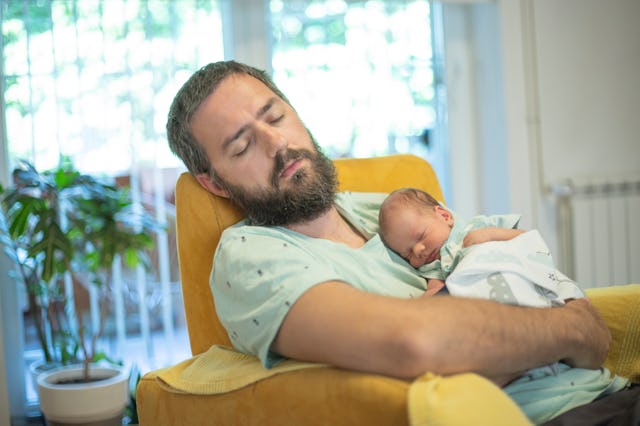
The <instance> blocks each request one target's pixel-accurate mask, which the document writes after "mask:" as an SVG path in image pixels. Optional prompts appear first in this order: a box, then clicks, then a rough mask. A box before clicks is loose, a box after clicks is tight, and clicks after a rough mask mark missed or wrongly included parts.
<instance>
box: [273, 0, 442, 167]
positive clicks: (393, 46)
mask: <svg viewBox="0 0 640 426" xmlns="http://www.w3.org/2000/svg"><path fill="white" fill-rule="evenodd" d="M271 19H272V25H273V40H274V41H273V62H272V64H273V70H274V79H275V80H276V82H277V83H278V85H279V86H280V87H281V88H282V89H283V91H284V93H285V94H287V96H288V97H289V98H290V100H291V102H292V104H293V105H294V106H295V107H296V109H297V110H298V112H299V113H300V116H301V117H302V119H303V120H304V121H305V123H306V124H307V126H308V127H309V128H310V130H311V131H312V132H313V133H314V136H315V137H316V139H317V140H318V143H319V144H320V145H321V146H322V147H323V148H324V150H325V152H326V153H327V154H329V155H330V156H332V157H341V156H355V157H368V156H376V155H384V154H392V153H398V152H411V153H415V154H417V155H421V156H423V157H425V158H427V159H432V158H431V157H432V156H431V152H430V149H429V145H428V135H429V134H430V132H431V130H432V129H433V128H434V127H435V126H436V116H435V111H436V109H435V98H434V93H435V89H434V81H435V79H434V72H433V53H432V42H431V22H430V19H431V17H430V4H429V2H428V1H425V0H423V1H400V0H397V1H373V0H371V1H338V0H326V1H311V2H309V1H280V0H272V1H271Z"/></svg>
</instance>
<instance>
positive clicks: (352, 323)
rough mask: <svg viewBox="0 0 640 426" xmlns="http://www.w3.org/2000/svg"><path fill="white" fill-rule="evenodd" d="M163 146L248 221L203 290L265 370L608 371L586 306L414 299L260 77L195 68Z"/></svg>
mask: <svg viewBox="0 0 640 426" xmlns="http://www.w3.org/2000/svg"><path fill="white" fill-rule="evenodd" d="M167 132H168V138H169V143H170V146H171V148H172V150H173V151H174V152H175V153H176V154H177V155H178V156H179V157H180V158H181V159H182V160H183V161H184V163H185V165H186V166H187V168H188V169H189V171H190V172H191V173H192V174H193V175H194V176H195V177H196V179H197V180H198V182H199V183H200V184H201V185H202V186H203V187H204V188H205V189H207V190H208V191H210V192H212V193H213V194H216V195H219V196H221V197H226V198H230V199H231V200H232V201H234V202H235V203H236V204H237V205H238V206H239V207H241V208H242V209H243V211H244V212H245V214H246V216H247V218H248V222H246V223H241V224H240V225H238V226H234V227H232V228H230V229H228V230H227V231H225V233H224V235H223V237H222V239H221V242H220V245H219V247H218V250H217V251H216V256H215V259H214V273H213V275H212V283H211V285H212V291H213V292H214V295H215V300H216V307H217V309H218V313H219V315H220V319H221V321H222V322H223V324H224V325H225V327H226V328H227V331H228V332H229V335H230V337H231V339H232V341H233V343H234V346H235V347H236V348H238V349H240V350H242V351H245V352H249V353H253V354H255V355H258V356H259V357H260V359H261V360H262V362H263V364H264V365H265V366H267V367H269V366H271V365H273V364H274V363H276V362H277V361H278V360H279V359H281V358H282V357H288V358H295V359H299V360H304V361H314V362H321V363H327V364H332V365H336V366H339V367H343V368H347V369H354V370H362V371H366V372H372V373H378V374H384V375H388V376H392V377H397V378H403V379H413V378H416V377H417V376H419V375H421V374H423V373H424V372H426V371H431V372H435V373H438V374H443V375H448V374H455V373H460V372H470V371H471V372H475V373H478V374H481V375H483V376H485V377H487V378H489V379H491V380H494V381H495V382H496V383H498V384H501V385H503V384H506V383H508V382H509V381H511V380H512V379H513V378H514V377H517V376H519V375H520V374H521V372H523V371H525V370H528V369H530V368H532V367H537V366H541V365H545V364H549V363H552V362H554V361H557V360H564V361H565V362H567V363H568V364H570V365H572V366H574V367H581V368H587V369H595V368H598V367H599V366H600V365H601V363H602V362H603V361H604V359H605V357H606V354H607V350H608V347H609V344H610V339H611V337H610V334H609V331H608V329H607V327H606V324H605V323H604V322H603V320H602V319H601V318H600V316H599V315H598V313H597V312H596V311H595V309H594V308H593V307H592V306H591V305H590V304H589V302H588V300H586V299H580V300H575V301H572V302H569V303H567V304H566V306H564V307H561V308H553V309H540V308H525V307H515V306H509V305H503V304H498V303H494V302H491V301H486V300H475V299H464V298H453V297H438V298H434V297H420V295H421V294H422V292H423V289H424V282H421V280H422V278H420V277H418V276H416V275H415V273H413V272H411V271H412V268H410V266H408V265H406V264H404V263H403V262H402V260H401V259H400V258H399V257H397V256H395V255H394V254H393V253H392V252H391V251H389V250H387V249H386V248H385V247H384V246H383V245H382V244H381V242H380V241H379V238H378V237H377V236H376V232H377V228H376V227H377V223H375V221H374V220H370V219H368V218H370V217H373V216H374V215H375V217H376V218H377V206H379V204H380V202H381V201H382V198H381V197H378V198H376V197H375V196H373V195H371V196H369V198H367V196H364V195H362V196H361V195H357V194H339V195H336V194H335V191H336V186H337V184H336V175H335V170H334V169H333V165H332V163H331V161H330V160H328V159H327V158H326V157H325V156H324V155H323V154H322V153H321V152H320V151H319V150H318V147H317V144H316V143H315V141H314V139H313V137H312V136H311V134H310V132H309V131H308V130H307V129H306V128H305V126H304V125H303V123H302V121H301V120H300V118H299V117H298V115H297V113H296V111H295V110H294V108H293V107H292V106H291V105H290V104H289V102H288V100H287V98H286V97H285V96H284V94H282V93H281V92H280V90H279V89H278V88H277V87H276V86H275V85H274V84H273V82H272V81H271V80H270V79H269V77H268V76H266V74H264V73H263V72H261V71H259V70H256V69H254V68H252V67H248V66H246V65H243V64H239V63H236V62H233V61H229V62H219V63H215V64H209V65H207V66H206V67H204V68H202V69H201V70H199V71H198V72H196V73H195V74H194V75H193V76H192V78H191V79H190V80H189V81H188V82H187V83H186V84H185V85H184V86H183V88H182V89H181V90H180V91H179V92H178V94H177V95H176V98H175V100H174V102H173V105H172V107H171V111H170V113H169V121H168V123H167ZM274 265H275V267H274ZM504 342H509V344H508V345H507V344H504ZM497 360H499V361H497Z"/></svg>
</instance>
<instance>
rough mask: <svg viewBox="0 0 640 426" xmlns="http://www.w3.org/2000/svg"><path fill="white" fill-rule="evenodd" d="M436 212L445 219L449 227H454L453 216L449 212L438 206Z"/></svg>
mask: <svg viewBox="0 0 640 426" xmlns="http://www.w3.org/2000/svg"><path fill="white" fill-rule="evenodd" d="M435 210H436V214H438V215H440V217H442V218H443V219H444V221H445V222H446V223H447V225H449V226H453V215H452V214H451V212H450V211H449V210H447V209H445V208H444V207H442V206H436V207H435Z"/></svg>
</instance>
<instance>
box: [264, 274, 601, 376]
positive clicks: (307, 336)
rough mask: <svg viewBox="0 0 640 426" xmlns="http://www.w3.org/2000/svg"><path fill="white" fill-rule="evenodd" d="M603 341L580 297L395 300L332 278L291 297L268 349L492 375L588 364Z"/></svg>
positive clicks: (346, 363)
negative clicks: (527, 302)
mask: <svg viewBox="0 0 640 426" xmlns="http://www.w3.org/2000/svg"><path fill="white" fill-rule="evenodd" d="M609 342H610V336H609V334H608V329H607V328H606V325H605V324H604V323H603V322H602V320H601V318H600V317H599V315H597V313H596V312H595V310H594V309H593V308H592V307H591V306H590V305H589V304H588V302H586V301H584V300H577V301H575V302H570V303H568V304H567V305H566V306H565V307H561V308H525V307H515V306H510V305H503V304H498V303H495V302H491V301H486V300H479V299H464V298H458V297H455V298H454V297H436V298H431V297H422V298H418V299H397V298H390V297H384V296H377V295H372V294H369V293H365V292H362V291H359V290H356V289H354V288H352V287H350V286H348V285H346V284H343V283H337V282H334V283H326V284H320V285H317V286H316V287H314V288H312V289H311V290H309V291H308V292H307V293H305V294H304V295H303V296H302V297H301V298H300V299H299V300H298V301H297V302H296V303H295V304H294V306H293V307H292V308H291V310H290V311H289V314H288V315H287V317H286V318H285V321H284V323H283V324H282V326H281V328H280V332H279V334H278V336H277V337H276V340H275V342H274V345H273V350H275V351H276V352H279V353H281V354H282V355H284V356H287V357H291V358H297V359H301V360H307V361H315V362H323V363H329V364H332V365H336V366H339V367H343V368H350V369H357V370H362V371H367V372H373V373H378V374H385V375H389V376H393V377H398V378H405V379H413V378H415V377H417V376H419V375H421V374H423V373H425V372H427V371H431V372H434V373H437V374H455V373H461V372H470V371H472V372H476V373H479V374H482V375H484V376H486V377H488V378H492V379H496V380H498V379H503V378H505V377H509V376H510V375H515V374H518V373H519V372H521V371H524V370H527V369H529V368H532V367H536V366H540V365H544V364H547V363H550V362H553V361H557V360H559V359H565V360H566V361H567V362H569V363H571V364H572V365H576V366H579V367H586V368H596V367H598V366H599V365H600V364H601V363H602V362H603V361H604V358H605V356H606V351H607V349H608V344H609Z"/></svg>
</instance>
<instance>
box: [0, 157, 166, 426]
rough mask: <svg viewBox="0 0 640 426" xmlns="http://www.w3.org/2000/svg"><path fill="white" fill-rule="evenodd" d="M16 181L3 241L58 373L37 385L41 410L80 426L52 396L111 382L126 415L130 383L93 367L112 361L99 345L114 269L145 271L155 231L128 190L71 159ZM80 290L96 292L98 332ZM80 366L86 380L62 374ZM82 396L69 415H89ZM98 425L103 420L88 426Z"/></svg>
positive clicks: (25, 172) (3, 197)
mask: <svg viewBox="0 0 640 426" xmlns="http://www.w3.org/2000/svg"><path fill="white" fill-rule="evenodd" d="M12 177H13V187H12V188H10V189H8V190H3V189H2V188H0V201H1V203H0V204H1V208H0V237H1V238H2V240H1V241H2V243H4V245H5V251H6V252H7V254H8V256H9V258H10V259H12V260H13V261H14V263H15V264H16V265H17V268H16V270H17V273H16V274H15V276H16V278H17V279H18V281H20V282H22V283H23V284H24V285H25V287H26V290H27V295H28V309H29V311H30V313H31V315H32V318H33V322H34V326H35V328H36V335H37V336H38V339H39V342H40V346H41V348H42V353H43V361H44V363H45V364H46V365H48V366H53V367H56V369H55V370H53V371H50V372H46V373H43V374H41V375H40V376H39V377H38V380H37V381H38V389H39V393H40V406H41V410H42V411H43V414H44V415H45V417H47V418H51V417H52V416H53V417H56V418H51V420H54V421H72V422H73V421H75V417H74V416H75V414H71V415H70V416H67V415H61V414H59V413H58V409H59V408H61V407H62V406H64V403H61V402H60V401H56V402H53V403H51V402H49V400H48V398H49V395H48V393H49V390H51V389H56V390H57V388H58V387H62V386H61V385H59V384H57V383H55V381H56V380H60V378H61V377H64V379H65V380H67V381H75V382H85V383H91V382H92V380H97V379H103V380H102V381H103V382H109V384H108V386H111V387H113V388H114V389H115V390H116V392H121V402H118V404H121V407H120V410H123V409H124V406H125V405H126V402H127V376H126V375H125V374H124V373H123V372H122V371H120V370H121V369H118V368H115V369H114V368H113V366H93V367H92V365H93V364H92V363H94V362H96V361H98V360H100V359H108V358H107V357H106V356H105V355H104V353H102V352H100V351H99V350H98V342H99V338H100V336H101V335H102V332H103V328H104V323H105V320H106V317H107V314H108V309H109V299H110V295H111V293H110V288H111V286H112V282H111V279H112V277H111V271H112V265H113V263H114V261H115V260H116V259H119V258H121V259H122V260H123V261H124V262H125V264H126V265H127V266H129V267H135V266H136V265H138V264H140V263H142V264H144V265H148V261H147V258H146V250H147V249H148V248H150V247H151V246H152V244H153V239H152V238H151V236H150V234H151V233H152V232H154V231H156V230H157V224H156V222H155V221H154V220H153V219H151V217H150V216H149V215H148V214H146V213H144V212H143V211H142V212H141V211H137V210H136V209H135V208H134V206H133V204H132V202H131V199H130V197H129V194H128V191H127V190H126V189H124V188H118V187H116V186H114V185H111V184H110V183H108V182H104V181H102V180H100V179H97V178H96V177H93V176H90V175H86V174H81V173H80V172H78V171H77V170H76V169H75V168H74V167H73V164H72V163H71V161H70V160H68V159H67V158H63V159H62V160H61V162H60V166H59V167H58V168H56V169H55V170H52V171H45V172H39V171H37V170H36V169H35V167H33V166H32V165H31V164H30V163H28V162H26V161H21V162H20V163H19V165H18V167H17V168H16V169H15V170H14V171H13V175H12ZM82 286H94V288H96V289H97V291H98V292H99V295H100V296H99V300H100V315H99V317H100V320H99V325H98V326H97V327H95V328H93V329H92V328H91V327H88V326H87V323H88V321H87V318H86V313H85V312H84V311H83V309H82V308H81V307H80V306H78V305H77V301H78V298H77V297H75V293H74V289H78V288H82ZM78 363H81V365H82V368H76V370H80V371H81V373H78V372H74V373H73V374H72V373H69V371H67V370H68V369H65V370H64V372H62V371H61V370H60V368H61V366H62V365H75V366H76V367H77V364H78ZM76 376H77V377H76ZM111 382H117V383H115V384H114V383H111ZM90 386H92V387H96V386H97V385H96V383H92V384H91V385H90ZM72 387H73V388H77V387H78V385H77V384H75V385H73V386H72ZM66 389H67V390H68V389H69V387H66ZM43 391H45V392H46V394H43ZM78 392H79V393H76V394H75V396H74V397H73V398H75V401H73V402H72V403H71V404H70V407H76V408H79V409H86V408H87V407H86V405H87V403H84V402H80V401H79V399H78V398H84V397H85V396H86V395H87V394H88V392H87V391H86V390H81V391H78ZM102 399H103V401H102V405H103V406H104V396H102ZM85 411H86V410H85ZM61 416H66V417H65V418H62V417H61ZM94 420H98V419H92V420H90V421H94ZM78 421H86V420H78Z"/></svg>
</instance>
